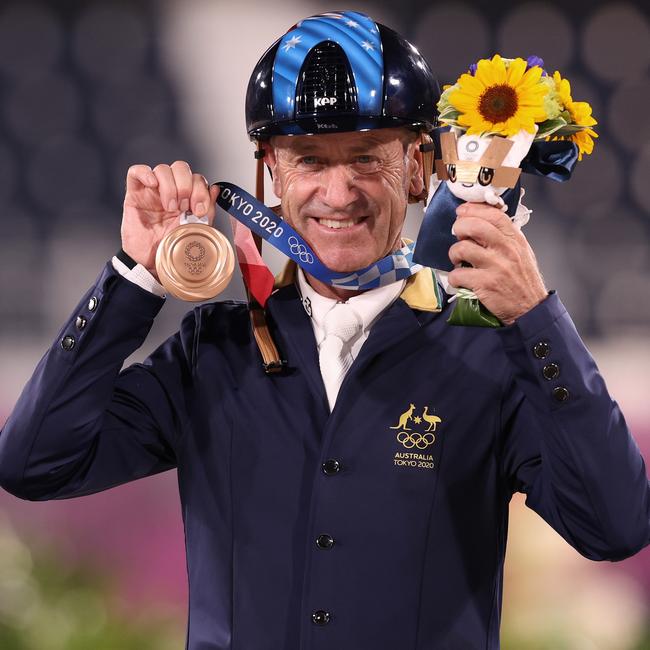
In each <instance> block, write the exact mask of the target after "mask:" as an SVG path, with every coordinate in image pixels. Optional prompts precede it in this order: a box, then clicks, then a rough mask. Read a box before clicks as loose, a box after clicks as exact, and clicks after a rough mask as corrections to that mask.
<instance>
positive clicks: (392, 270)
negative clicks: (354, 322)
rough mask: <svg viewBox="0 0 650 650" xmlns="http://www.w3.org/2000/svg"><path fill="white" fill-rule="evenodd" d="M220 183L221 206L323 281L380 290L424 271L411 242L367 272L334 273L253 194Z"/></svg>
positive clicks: (361, 288)
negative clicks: (416, 260)
mask: <svg viewBox="0 0 650 650" xmlns="http://www.w3.org/2000/svg"><path fill="white" fill-rule="evenodd" d="M216 184H217V185H218V186H219V188H220V192H219V196H218V197H217V205H219V206H220V207H221V208H223V209H224V210H225V211H226V212H228V214H230V215H231V216H232V217H234V218H235V219H237V220H238V221H240V222H241V223H243V224H244V225H245V226H247V227H248V228H250V229H251V230H252V231H253V232H254V233H257V234H258V235H259V236H260V237H262V239H264V240H266V241H267V242H269V243H270V244H271V245H272V246H274V247H275V248H277V249H278V250H280V251H282V252H283V253H284V254H285V255H286V256H287V257H289V258H290V259H292V260H293V261H294V262H295V263H296V264H298V265H299V266H300V267H301V268H302V269H303V271H305V272H306V273H309V274H310V275H313V276H314V277H315V278H318V279H319V280H321V281H322V282H327V283H328V284H331V285H333V286H335V287H339V288H342V289H353V290H366V289H376V288H377V287H383V286H385V285H387V284H391V283H392V282H396V281H397V280H403V279H405V278H408V277H409V276H411V275H413V274H414V273H417V272H418V271H419V270H420V269H422V266H421V265H420V264H415V263H414V262H413V251H414V249H415V244H414V243H410V244H407V245H406V246H404V247H403V248H401V249H400V250H398V251H395V252H394V253H392V254H391V255H387V256H386V257H384V258H382V259H380V260H379V261H378V262H375V263H374V264H371V265H370V266H367V267H366V268H365V269H361V270H359V271H354V272H353V273H341V272H337V271H330V269H328V268H327V267H326V266H325V265H324V264H323V263H322V262H321V261H320V260H319V259H318V257H317V256H316V254H315V253H314V251H313V250H312V249H311V248H310V246H309V244H307V242H305V240H304V239H303V238H302V237H301V236H300V235H299V234H298V232H296V231H295V230H294V229H293V228H292V227H291V226H290V225H289V224H288V223H287V222H286V221H283V220H282V219H281V218H280V217H278V216H276V214H275V213H274V212H273V211H272V210H271V209H270V208H268V207H267V206H266V205H264V204H263V203H260V201H258V200H257V199H256V198H255V197H254V196H253V195H252V194H249V193H248V192H247V191H246V190H243V189H242V188H241V187H238V186H237V185H233V184H232V183H227V182H225V181H222V182H219V183H216Z"/></svg>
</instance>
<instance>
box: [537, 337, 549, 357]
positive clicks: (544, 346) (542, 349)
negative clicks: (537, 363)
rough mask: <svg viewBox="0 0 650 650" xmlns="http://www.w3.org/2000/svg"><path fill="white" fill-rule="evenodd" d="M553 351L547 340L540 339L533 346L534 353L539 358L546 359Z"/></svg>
mask: <svg viewBox="0 0 650 650" xmlns="http://www.w3.org/2000/svg"><path fill="white" fill-rule="evenodd" d="M550 352H551V346H550V345H549V344H548V343H547V342H546V341H539V342H538V343H535V345H534V346H533V354H534V355H535V356H536V357H537V358H538V359H546V357H547V356H548V355H549V354H550Z"/></svg>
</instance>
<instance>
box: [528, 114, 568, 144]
mask: <svg viewBox="0 0 650 650" xmlns="http://www.w3.org/2000/svg"><path fill="white" fill-rule="evenodd" d="M564 126H566V120H564V119H562V118H561V117H556V118H555V119H554V120H546V121H545V122H542V123H541V124H540V125H539V129H538V131H537V135H536V136H535V140H544V139H546V138H547V137H548V136H549V135H553V134H555V135H557V131H558V130H559V129H561V128H562V127H564Z"/></svg>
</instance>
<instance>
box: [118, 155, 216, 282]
mask: <svg viewBox="0 0 650 650" xmlns="http://www.w3.org/2000/svg"><path fill="white" fill-rule="evenodd" d="M218 193H219V188H218V187H217V186H213V187H212V188H209V187H208V183H207V181H206V179H205V176H202V175H201V174H194V173H192V170H191V168H190V166H189V165H188V164H187V163H186V162H184V161H182V160H177V161H176V162H175V163H172V164H171V165H157V166H156V167H155V168H154V169H153V170H152V169H151V167H149V166H148V165H133V166H132V167H130V168H129V171H128V172H127V175H126V195H125V197H124V211H123V213H122V248H123V249H124V251H125V252H126V253H127V254H128V255H130V256H131V257H132V258H133V259H134V260H135V261H136V262H138V263H139V264H142V265H143V266H144V267H145V268H147V269H148V270H149V272H150V273H152V274H153V275H154V276H155V277H156V278H157V275H156V269H155V260H156V249H157V248H158V244H159V243H160V241H161V240H162V239H163V238H164V237H165V235H166V234H167V233H168V232H169V231H170V230H173V229H174V228H175V227H176V226H178V224H179V215H180V213H181V212H186V211H188V210H189V211H191V212H192V213H193V214H195V215H196V216H197V217H205V216H207V217H208V221H209V223H212V221H213V220H214V214H215V205H214V203H215V201H216V199H217V195H218Z"/></svg>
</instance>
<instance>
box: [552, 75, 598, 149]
mask: <svg viewBox="0 0 650 650" xmlns="http://www.w3.org/2000/svg"><path fill="white" fill-rule="evenodd" d="M553 81H554V82H555V89H556V91H557V93H558V95H559V96H560V101H561V103H562V105H563V106H564V109H565V110H566V111H568V113H569V116H570V118H571V120H570V122H569V123H570V124H572V125H575V126H580V127H583V128H581V129H580V130H579V131H577V132H576V133H572V134H571V135H560V136H552V137H551V138H550V139H551V140H571V141H572V142H574V143H575V144H576V145H577V147H578V160H582V154H585V153H586V154H587V155H588V154H590V153H591V152H592V151H593V149H594V141H593V138H597V137H598V134H597V133H596V132H595V131H594V130H593V129H591V128H589V127H591V126H594V125H596V124H598V122H596V120H595V119H594V118H593V117H592V115H591V106H590V105H589V104H588V103H587V102H574V101H573V98H572V97H571V84H570V83H569V80H568V79H562V75H560V73H559V72H558V71H557V70H556V71H555V72H554V73H553Z"/></svg>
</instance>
